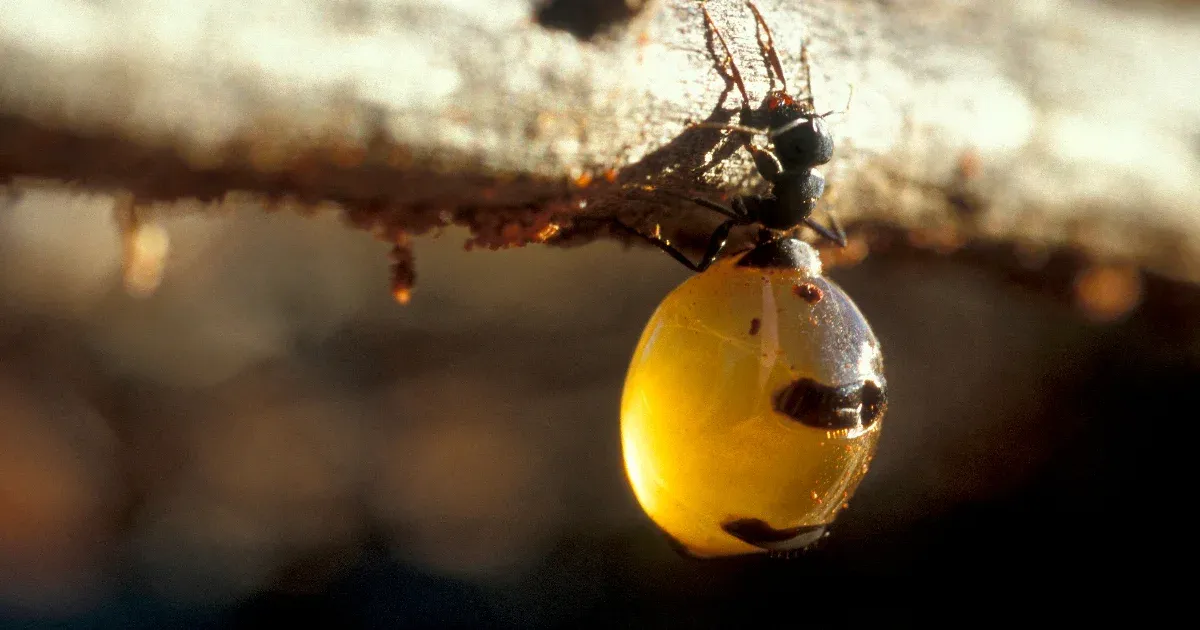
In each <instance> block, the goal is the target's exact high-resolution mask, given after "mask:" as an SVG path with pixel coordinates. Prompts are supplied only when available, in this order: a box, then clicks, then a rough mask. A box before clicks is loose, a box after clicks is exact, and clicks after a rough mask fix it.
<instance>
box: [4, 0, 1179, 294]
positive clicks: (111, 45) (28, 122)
mask: <svg viewBox="0 0 1200 630" xmlns="http://www.w3.org/2000/svg"><path fill="white" fill-rule="evenodd" d="M759 4H760V6H761V8H762V10H763V13H764V14H765V16H766V19H767V20H768V22H769V24H770V25H771V27H772V29H773V31H774V36H775V41H776V43H777V44H778V46H779V52H780V54H781V56H782V60H783V64H784V67H785V69H786V70H787V72H788V73H789V75H790V76H789V80H790V87H791V88H792V89H793V91H797V92H800V93H801V96H807V94H803V92H804V86H805V84H806V83H807V81H806V79H809V78H811V83H812V87H813V92H814V94H812V97H813V98H814V100H815V101H816V103H817V104H818V107H819V108H821V109H837V108H839V107H840V105H841V104H842V103H843V102H844V101H845V99H846V95H847V93H848V90H849V86H850V85H853V86H854V101H853V106H852V109H851V111H850V112H849V113H848V114H847V115H845V116H842V117H840V118H838V119H836V120H831V122H832V123H833V128H834V131H835V133H836V134H837V135H838V137H839V139H840V145H839V148H838V152H837V157H836V159H835V161H834V162H833V163H831V164H830V165H829V167H827V168H826V169H825V172H826V176H827V178H828V179H829V181H830V191H829V193H827V197H826V198H827V204H828V207H829V208H830V209H832V210H834V211H836V213H837V214H838V216H839V217H840V218H841V219H843V221H845V222H847V223H851V224H857V225H858V226H859V228H860V234H867V233H870V230H866V228H871V227H874V228H876V229H877V230H880V229H882V230H884V231H887V232H889V233H892V234H901V235H904V236H905V238H907V240H908V242H909V243H910V244H915V245H917V246H920V247H930V248H933V249H936V250H939V251H943V250H945V251H948V250H953V249H957V248H959V247H962V246H971V244H974V243H989V244H991V245H989V246H994V245H995V244H997V243H999V244H1005V245H1008V246H1012V247H1013V248H1016V249H1019V250H1020V251H1035V250H1045V251H1054V250H1062V249H1070V250H1075V251H1082V252H1085V253H1086V254H1087V255H1089V256H1091V257H1094V258H1097V259H1116V260H1123V261H1127V262H1129V263H1131V264H1135V265H1137V266H1139V267H1142V268H1144V269H1147V270H1150V271H1153V272H1157V273H1161V274H1164V275H1166V276H1169V277H1172V278H1175V279H1182V280H1188V281H1193V282H1194V281H1197V280H1200V255H1198V254H1200V252H1198V251H1197V248H1198V247H1200V213H1197V212H1196V208H1198V207H1200V149H1198V144H1200V140H1198V137H1197V135H1196V132H1195V129H1197V128H1200V126H1198V125H1197V122H1200V99H1197V98H1196V89H1197V79H1198V78H1200V70H1198V69H1197V68H1198V67H1197V64H1196V62H1195V60H1196V59H1200V26H1198V20H1197V13H1196V9H1195V8H1194V6H1195V5H1192V4H1185V3H1179V4H1174V5H1172V4H1152V3H1138V4H1116V3H1096V2H1086V1H1084V0H1064V1H1062V2H1058V3H1052V4H1049V5H1048V4H1046V3H1037V4H1036V5H1030V4H1028V3H1020V2H1013V3H1003V2H985V1H982V0H968V1H960V2H951V1H950V0H937V1H933V2H923V3H919V4H916V5H913V4H910V3H890V2H860V1H854V2H850V1H846V0H836V1H835V0H822V1H818V0H807V1H805V2H790V1H787V2H785V1H774V0H761V2H760V3H759ZM181 6H183V5H177V4H169V5H164V4H162V3H158V2H152V1H149V0H143V1H141V2H125V3H65V2H44V1H33V0H0V64H2V70H0V180H3V179H14V180H16V181H17V183H18V185H31V184H32V183H33V182H36V181H38V180H51V181H59V182H61V181H70V182H76V183H78V184H79V185H82V186H86V187H89V188H94V189H107V190H113V191H118V190H124V191H129V192H131V193H132V194H133V195H134V197H135V199H136V200H137V201H138V202H140V203H143V204H145V203H149V202H154V201H172V200H176V199H181V198H192V197H194V198H199V199H201V200H209V201H214V200H220V199H221V198H223V197H225V196H226V195H227V194H229V193H234V192H242V191H244V192H249V193H253V194H256V195H262V196H263V197H264V198H266V199H268V200H274V201H278V200H281V199H285V198H287V199H294V200H296V201H297V202H299V203H302V204H315V203H318V202H326V201H332V202H336V203H339V204H341V205H342V206H343V207H345V208H346V210H347V212H348V213H349V214H350V215H351V217H352V220H353V221H354V222H355V223H356V224H358V225H362V226H370V227H372V228H374V229H376V230H377V231H378V232H379V233H380V234H381V235H382V236H383V237H384V238H388V239H397V238H400V234H401V233H402V232H409V233H420V232H422V231H424V230H425V229H428V228H430V227H433V226H436V225H439V224H441V223H445V222H453V223H458V224H463V225H467V226H469V227H470V228H471V229H472V230H473V232H474V234H475V236H476V241H477V242H478V243H479V244H481V245H491V246H500V245H509V244H521V243H524V242H529V241H539V240H546V239H548V238H554V237H553V236H552V235H553V233H554V230H553V229H552V228H551V225H552V224H553V225H562V226H563V227H564V228H567V229H565V230H564V231H563V232H562V233H561V234H562V235H564V236H567V237H570V236H574V237H575V238H563V239H562V241H561V242H563V243H570V242H579V240H580V239H582V240H586V239H587V238H589V237H590V236H591V235H592V234H599V233H606V232H603V231H600V230H597V229H595V227H594V226H595V225H599V224H598V223H593V224H590V225H593V227H592V228H589V227H588V226H589V223H588V221H589V220H598V219H603V218H605V217H608V216H614V215H616V216H621V217H622V218H623V219H625V220H626V221H627V222H632V223H637V222H639V221H647V220H648V221H655V222H659V223H661V224H662V227H663V230H664V232H667V233H670V234H672V235H674V240H676V241H677V242H680V243H682V244H684V245H688V244H695V243H698V242H699V241H700V240H701V239H702V238H703V235H704V232H705V231H706V230H707V229H709V228H710V227H711V225H712V222H711V221H710V220H709V219H710V217H708V216H707V215H706V214H705V213H704V211H702V210H691V209H690V208H689V209H687V210H686V211H685V210H684V208H685V206H681V205H680V202H679V201H678V200H676V199H675V198H674V197H673V196H672V195H671V194H670V193H680V194H689V195H690V194H701V195H706V196H709V197H710V198H718V197H719V196H720V195H722V194H737V193H740V192H747V191H751V190H756V189H758V190H761V189H762V182H761V179H760V178H759V177H758V176H757V175H756V174H755V172H754V169H753V162H752V160H751V159H750V157H749V155H748V154H747V152H746V151H745V150H740V147H741V145H740V144H739V142H740V141H741V140H740V139H738V138H725V137H724V136H723V134H722V133H721V132H719V131H715V130H706V129H691V130H689V129H687V123H688V121H701V120H719V121H724V120H731V119H734V118H735V117H734V114H735V112H736V111H737V110H738V108H739V107H740V106H741V103H740V102H739V100H740V97H739V96H738V95H737V92H736V91H731V90H730V86H729V85H728V84H727V83H726V81H725V80H724V79H723V78H722V76H721V74H720V73H719V72H718V63H717V62H718V57H717V56H716V55H715V54H714V53H715V51H714V50H713V47H712V42H711V38H710V36H709V33H708V31H707V29H706V28H705V25H704V21H703V19H702V17H701V14H700V9H699V4H698V3H697V2H694V1H691V0H661V1H660V2H648V3H645V4H644V5H643V4H640V3H638V2H623V1H622V2H608V1H606V0H592V1H590V2H578V3H574V5H571V4H565V3H564V1H563V0H558V1H556V2H549V3H547V2H531V1H526V0H478V1H477V2H463V1H461V0H459V1H456V2H449V1H446V0H425V1H423V2H419V1H411V2H396V1H386V0H348V1H340V2H339V1H334V0H290V1H289V2H279V3H271V4H270V5H266V4H263V5H251V6H247V5H245V4H244V3H240V2H230V1H224V2H210V3H203V4H198V5H195V6H194V7H190V8H180V7H181ZM709 9H710V12H711V13H712V14H713V17H714V20H715V21H716V22H717V24H718V26H719V27H720V28H721V29H722V31H723V33H724V34H725V37H726V40H727V41H728V42H729V44H730V47H731V48H732V51H733V55H734V57H735V59H736V61H737V63H738V66H739V68H740V69H741V72H742V74H743V76H744V77H745V79H746V82H747V87H748V88H749V91H750V95H751V98H752V99H761V98H762V97H763V96H764V95H765V93H766V91H767V90H768V88H769V83H768V79H767V74H766V66H765V65H764V63H763V59H762V56H761V54H760V49H759V46H758V43H757V40H756V30H755V23H754V20H753V18H752V15H751V14H750V12H749V11H748V9H747V8H746V6H745V5H744V3H742V2H740V1H738V0H711V2H710V3H709ZM806 38H807V42H808V51H809V59H810V62H811V71H812V72H811V77H809V76H808V73H807V72H806V68H805V65H806V64H804V63H802V59H801V42H803V41H805V40H806ZM754 105H756V106H757V105H758V104H757V103H755V104H754ZM827 105H828V107H826V106H827ZM610 179H611V180H612V181H609V180H610ZM647 187H649V188H647Z"/></svg>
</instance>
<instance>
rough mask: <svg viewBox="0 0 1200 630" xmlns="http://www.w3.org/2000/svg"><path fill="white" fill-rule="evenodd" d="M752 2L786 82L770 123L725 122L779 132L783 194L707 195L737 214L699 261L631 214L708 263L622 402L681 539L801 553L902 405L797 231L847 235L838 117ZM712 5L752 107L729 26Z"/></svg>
mask: <svg viewBox="0 0 1200 630" xmlns="http://www.w3.org/2000/svg"><path fill="white" fill-rule="evenodd" d="M747 4H748V5H749V7H750V9H751V11H752V12H753V13H754V17H755V19H756V21H757V22H758V25H759V27H760V29H761V31H762V32H763V33H765V35H766V43H765V45H764V51H763V52H764V54H765V56H766V57H767V59H768V63H769V70H772V71H774V73H775V74H776V75H777V77H778V78H779V80H780V83H781V85H782V86H783V87H782V89H781V90H776V91H772V92H771V93H770V94H768V96H767V98H766V101H765V107H766V114H767V118H768V121H769V128H768V129H756V128H751V127H744V126H740V125H721V127H723V128H727V129H730V130H732V131H735V132H742V133H750V134H753V135H762V136H766V137H767V138H768V139H770V141H771V143H772V144H773V149H764V148H759V147H751V151H752V153H753V154H754V156H755V161H756V164H758V167H759V170H760V172H761V174H762V175H763V176H764V178H766V179H767V180H768V181H769V182H770V184H771V194H770V195H768V196H762V197H760V196H754V197H739V198H736V199H734V200H733V201H732V203H731V205H730V207H724V206H721V205H719V204H716V203H713V202H711V201H708V200H705V199H699V198H697V199H692V201H694V202H695V203H696V204H698V205H700V206H703V207H705V208H708V209H709V210H712V211H714V212H717V213H719V214H721V215H723V216H725V217H726V221H725V222H724V223H722V224H721V226H720V227H718V228H717V230H716V231H715V232H714V234H713V235H712V237H711V238H710V240H709V244H708V248H707V250H706V251H705V254H704V257H703V258H702V259H701V260H700V262H699V263H693V262H692V261H691V260H690V259H689V258H688V257H687V256H685V255H684V254H683V253H682V252H680V251H679V250H677V249H675V248H674V247H673V246H672V245H671V244H670V243H669V242H667V241H665V240H663V239H662V238H659V237H657V236H650V235H646V234H642V233H640V232H638V231H636V230H633V229H632V228H629V227H628V226H625V225H623V224H617V227H618V228H619V229H622V230H625V231H629V232H632V233H634V234H636V235H637V236H638V237H640V238H644V239H645V240H647V241H649V242H650V243H652V244H654V245H655V246H657V247H659V248H660V249H662V250H663V251H665V252H667V253H668V254H670V255H671V256H672V257H674V258H675V259H676V260H678V261H679V262H681V263H682V264H684V265H685V266H687V267H688V268H689V269H692V270H693V271H696V272H702V273H698V274H697V275H696V276H693V277H692V278H691V279H689V280H688V281H686V282H684V283H683V284H682V285H681V286H679V287H678V288H676V289H675V290H674V291H673V292H671V293H670V294H669V295H668V296H667V297H666V299H665V300H663V302H662V304H661V305H659V307H658V309H657V311H656V312H655V313H654V315H653V317H652V318H651V319H650V322H649V323H648V324H647V326H646V329H645V331H644V332H643V333H642V337H641V340H640V341H639V342H638V346H637V349H636V350H635V352H634V356H633V360H632V363H631V365H630V367H629V372H628V374H627V376H626V381H625V388H624V393H623V395H622V400H621V438H622V447H623V451H624V458H625V468H626V472H627V474H628V476H629V479H630V482H631V484H632V486H633V489H634V493H635V495H636V496H637V498H638V501H639V502H640V503H641V505H642V507H643V509H644V510H645V511H646V513H647V514H648V515H649V516H650V518H651V519H652V520H653V521H654V522H655V523H656V524H657V525H658V526H659V527H660V528H661V529H662V530H663V531H664V532H665V533H666V534H667V535H668V536H669V537H670V538H671V539H673V540H674V541H675V543H677V547H678V548H679V549H680V550H681V551H683V552H685V553H687V554H689V555H693V556H697V557H718V556H729V555H741V554H750V553H762V552H768V553H776V554H778V553H784V554H786V553H787V552H789V551H793V550H797V549H802V548H804V547H807V546H808V545H810V544H812V543H813V542H815V541H817V540H819V539H820V538H821V537H822V536H823V535H824V533H825V530H826V528H827V527H828V525H829V524H830V523H831V522H833V520H834V518H835V517H836V516H837V514H838V512H839V511H840V510H841V509H842V508H843V507H844V506H845V504H846V501H848V500H849V498H850V496H851V494H852V493H853V492H854V490H855V488H856V487H857V486H858V484H859V482H860V481H861V480H862V478H863V475H864V474H865V473H866V471H867V466H868V464H869V462H870V461H871V458H872V456H873V454H874V451H875V446H876V443H877V441H878V439H879V432H880V424H881V420H882V418H883V415H884V412H885V410H886V407H887V396H886V390H887V386H886V382H885V380H884V376H883V355H882V352H881V350H880V347H879V342H878V341H877V340H876V338H875V335H874V333H873V332H872V331H871V327H870V325H869V324H868V323H867V320H866V319H865V318H864V317H863V315H862V313H861V312H860V311H859V310H858V308H857V307H856V306H855V305H854V303H853V302H852V301H851V299H850V298H849V296H847V295H846V293H845V292H844V291H842V290H841V289H840V288H839V287H838V286H837V285H836V284H834V283H833V282H831V281H830V280H828V279H826V278H825V277H824V276H823V275H822V269H821V261H820V258H819V256H818V255H817V252H816V250H815V249H813V248H812V247H811V246H810V245H808V244H807V243H805V242H803V241H801V240H799V239H797V238H795V237H794V236H792V235H791V232H792V231H794V229H795V228H797V227H799V226H807V227H809V228H811V229H813V230H814V231H816V232H817V234H819V235H820V236H821V237H823V238H826V239H828V240H831V241H833V242H835V243H838V244H839V245H844V244H845V235H844V233H843V232H842V230H841V228H840V227H839V226H838V225H837V222H836V221H834V222H833V227H832V229H831V228H826V227H825V226H822V225H821V224H819V223H817V222H816V221H814V220H813V219H812V217H811V215H812V212H813V210H814V208H815V207H816V203H817V200H818V199H819V198H820V196H821V194H822V192H823V191H824V185H825V180H824V178H823V177H822V176H821V174H820V173H818V172H817V171H816V170H815V169H814V167H815V166H819V165H821V164H825V163H827V162H829V160H830V159H831V158H832V156H833V146H834V143H833V137H832V136H831V135H830V133H829V131H828V129H827V128H826V126H825V124H824V117H825V116H827V115H829V114H816V113H815V110H814V109H813V108H812V106H811V103H808V102H797V101H796V100H795V99H794V98H792V97H791V96H789V95H788V94H787V83H786V79H785V77H784V75H783V69H782V64H781V63H780V62H779V57H778V55H777V53H776V51H775V48H774V43H773V41H772V39H771V34H770V29H769V28H768V27H767V24H766V21H765V20H764V19H763V17H762V14H761V13H760V12H759V10H758V7H756V6H755V5H754V4H753V3H752V2H748V3H747ZM701 8H702V11H703V13H704V19H705V22H706V26H707V28H709V29H711V30H712V32H713V33H714V34H715V35H716V39H717V40H718V41H719V42H720V44H721V47H722V49H723V50H724V51H725V55H726V58H725V61H724V63H725V64H727V66H728V67H729V70H730V75H731V79H732V81H733V82H734V83H735V85H736V86H737V88H738V90H739V91H740V92H741V95H742V98H743V102H744V103H746V104H747V108H748V104H749V102H750V101H749V97H748V95H747V93H746V88H745V85H744V84H743V82H742V79H741V74H740V72H739V71H738V69H737V66H736V64H735V62H734V60H733V57H732V55H731V54H730V53H729V48H728V46H727V45H726V44H725V40H724V37H723V36H722V35H721V33H720V30H719V29H718V28H717V26H716V24H715V23H714V22H713V20H712V17H711V16H710V15H709V13H708V10H707V9H706V8H704V6H703V4H702V5H701ZM810 93H811V90H810ZM738 225H759V226H761V228H760V231H759V235H758V238H757V240H756V244H755V247H754V248H753V249H751V250H750V251H749V252H747V253H745V254H741V255H738V256H734V257H730V258H725V259H722V260H717V256H718V255H719V254H720V252H721V250H722V248H723V247H724V246H725V241H726V239H727V237H728V235H729V232H730V230H731V229H732V228H733V227H734V226H738Z"/></svg>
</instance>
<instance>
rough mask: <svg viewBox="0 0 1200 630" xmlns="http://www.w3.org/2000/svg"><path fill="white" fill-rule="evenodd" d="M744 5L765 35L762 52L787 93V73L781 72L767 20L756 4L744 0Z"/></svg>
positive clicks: (749, 0)
mask: <svg viewBox="0 0 1200 630" xmlns="http://www.w3.org/2000/svg"><path fill="white" fill-rule="evenodd" d="M746 5H747V6H749V7H750V10H751V11H752V12H753V13H754V20H755V21H756V22H758V26H759V28H761V29H762V31H763V33H764V34H765V35H766V36H767V45H766V47H765V48H764V50H763V53H764V54H766V56H767V61H768V62H770V64H771V67H772V68H774V69H775V74H777V75H779V82H780V83H781V84H783V92H784V93H787V75H785V74H784V73H783V64H782V63H779V53H777V52H775V39H774V38H773V37H771V29H770V27H768V26H767V21H766V20H764V19H763V16H762V13H759V11H758V6H757V5H755V4H754V3H753V2H751V0H746Z"/></svg>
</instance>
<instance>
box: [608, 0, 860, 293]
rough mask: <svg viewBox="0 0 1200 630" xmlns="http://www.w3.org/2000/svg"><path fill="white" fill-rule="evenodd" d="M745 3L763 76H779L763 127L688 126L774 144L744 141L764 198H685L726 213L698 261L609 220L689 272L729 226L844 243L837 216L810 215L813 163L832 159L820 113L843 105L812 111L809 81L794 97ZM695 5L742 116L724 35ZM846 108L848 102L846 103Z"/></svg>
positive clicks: (712, 251) (700, 266)
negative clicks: (803, 233)
mask: <svg viewBox="0 0 1200 630" xmlns="http://www.w3.org/2000/svg"><path fill="white" fill-rule="evenodd" d="M746 5H747V6H749V7H750V11H751V12H753V13H754V19H755V21H756V22H757V23H758V26H759V28H760V29H762V32H763V33H764V34H765V36H766V41H765V42H762V41H761V40H760V43H761V44H762V45H763V53H764V54H765V56H766V58H767V61H768V63H769V67H768V75H769V74H770V72H769V71H771V70H773V71H774V73H775V75H777V76H778V77H779V82H780V85H781V86H782V87H781V89H778V90H772V91H770V92H769V93H768V94H767V98H766V100H765V104H766V110H767V111H766V113H767V125H768V126H767V128H766V129H757V128H754V127H748V126H744V125H729V124H714V123H695V124H693V125H692V126H691V127H693V128H710V129H723V130H728V131H736V132H739V133H746V134H750V135H751V136H766V137H767V138H768V139H769V140H770V141H771V143H772V144H773V145H774V150H771V149H764V148H761V147H757V146H754V145H753V144H748V145H746V146H747V149H748V150H749V151H750V153H751V155H753V156H754V162H755V166H756V168H757V169H758V172H759V174H760V175H762V177H763V179H765V180H767V182H769V183H770V184H771V194H770V195H769V196H765V197H764V196H759V195H753V196H741V197H735V198H734V199H733V201H732V202H731V204H730V207H725V206H722V205H720V204H717V203H714V202H712V201H709V200H707V199H702V198H699V197H688V198H687V199H688V200H689V201H691V202H693V203H695V204H697V205H700V206H703V207H704V208H707V209H709V210H712V211H713V212H716V213H718V214H720V215H722V216H725V217H726V221H725V222H724V223H722V224H721V225H720V226H719V227H717V229H716V230H715V231H714V232H713V234H712V236H711V237H710V238H709V242H708V248H707V250H705V252H704V258H702V259H701V260H700V262H699V263H693V262H692V261H691V260H690V259H689V258H688V257H687V256H685V255H684V254H683V253H682V252H680V251H679V250H678V249H675V247H674V246H672V245H671V244H670V242H668V241H666V240H663V239H661V238H658V237H657V236H650V235H647V234H643V233H642V232H640V231H638V230H635V229H633V228H631V227H629V226H627V225H625V224H624V223H621V222H619V221H616V222H615V223H616V225H617V226H618V227H619V228H621V229H622V230H625V231H627V232H631V233H633V234H634V235H636V236H638V237H640V238H643V239H646V240H647V241H649V242H650V243H652V244H654V245H655V246H657V247H658V248H659V249H661V250H663V251H665V252H666V253H668V254H670V255H671V256H672V257H673V258H674V259H675V260H678V261H679V262H680V263H682V264H683V265H684V266H686V267H687V268H688V269H691V270H692V271H695V272H701V271H704V270H705V269H707V268H708V266H709V265H711V264H712V262H713V261H714V260H716V258H717V256H718V255H719V254H720V253H721V250H722V249H723V248H724V247H725V242H726V241H727V240H728V237H729V232H730V230H732V229H733V228H734V227H736V226H739V225H755V224H758V225H761V226H762V227H763V228H765V230H764V231H763V232H760V234H759V238H758V240H759V242H763V241H767V240H772V239H774V238H778V236H779V233H781V232H787V231H790V230H792V229H795V228H796V227H798V226H800V225H806V226H808V227H809V228H811V229H812V230H813V231H815V232H816V233H817V234H819V235H820V236H822V237H824V238H826V239H828V240H830V241H832V242H834V243H837V244H838V245H839V246H841V247H845V246H846V234H845V232H843V231H842V228H841V226H840V225H838V222H837V219H834V218H833V217H832V215H830V218H831V221H832V224H833V226H832V228H828V227H825V226H824V225H821V224H820V223H818V222H817V221H815V220H814V219H813V218H812V213H813V210H814V209H815V208H816V206H817V200H818V199H820V197H821V195H822V194H823V193H824V192H825V177H824V176H823V175H821V173H819V172H818V171H817V170H816V169H815V168H814V167H816V166H820V165H822V164H826V163H828V162H829V160H831V159H832V158H833V136H832V135H831V134H830V133H829V129H828V128H827V127H826V126H825V117H826V116H830V115H833V114H841V113H845V112H846V109H843V110H842V111H837V112H834V111H830V112H826V113H824V114H817V113H816V110H815V108H814V107H813V105H812V103H811V94H812V86H811V82H810V84H809V95H810V96H809V101H807V102H797V101H796V99H794V98H793V97H792V96H790V95H789V94H788V93H787V77H786V76H785V75H784V73H783V64H782V63H780V61H779V55H778V54H777V53H776V52H775V42H774V40H773V39H772V37H771V29H770V28H769V27H768V26H767V22H766V20H764V19H763V16H762V13H760V12H759V10H758V7H757V6H755V4H754V2H752V1H750V0H747V2H746ZM700 10H701V11H702V12H703V13H704V21H705V23H706V24H707V26H708V28H709V29H710V30H711V31H712V33H713V34H714V35H716V38H717V41H719V42H720V43H721V48H722V49H723V50H724V51H725V58H724V59H723V61H722V65H724V66H728V69H729V71H730V78H731V80H732V81H733V83H734V85H735V86H737V88H738V92H740V93H741V96H742V109H743V119H745V118H746V116H745V113H747V112H749V110H750V96H749V95H748V94H747V93H746V85H745V83H744V82H743V81H742V75H741V72H739V71H738V68H737V64H736V63H735V62H734V60H733V55H732V54H731V53H730V52H729V46H728V45H727V44H726V43H725V37H724V36H722V35H721V31H720V29H718V28H717V25H716V23H715V22H713V19H712V16H711V15H709V13H708V8H707V7H706V6H705V4H704V3H703V2H701V4H700ZM848 108H849V102H847V109H848Z"/></svg>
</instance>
